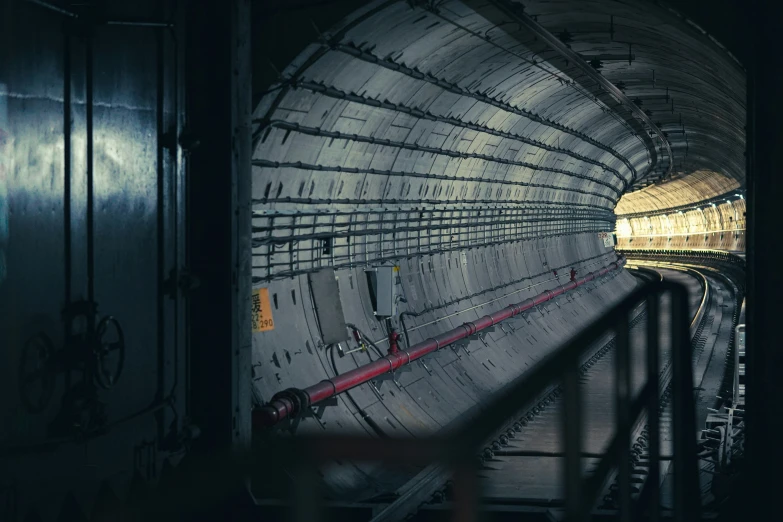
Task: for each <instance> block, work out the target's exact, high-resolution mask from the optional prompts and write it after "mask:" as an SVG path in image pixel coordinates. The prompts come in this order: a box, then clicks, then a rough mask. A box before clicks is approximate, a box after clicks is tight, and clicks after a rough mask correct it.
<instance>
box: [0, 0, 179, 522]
mask: <svg viewBox="0 0 783 522" xmlns="http://www.w3.org/2000/svg"><path fill="white" fill-rule="evenodd" d="M67 4H68V3H61V4H60V5H67ZM171 8H172V2H168V1H166V2H160V1H154V0H146V1H140V2H133V3H123V2H109V3H107V5H105V9H102V10H100V11H75V12H74V13H75V14H78V15H79V16H78V17H72V16H68V15H65V14H62V13H58V12H55V11H53V10H49V9H46V8H45V7H42V6H40V5H35V4H33V3H29V2H23V1H12V0H4V1H3V2H2V3H1V4H0V129H2V140H3V143H4V145H3V146H2V148H0V154H2V156H1V157H0V159H1V161H0V164H2V165H3V168H2V170H0V252H2V253H1V254H0V258H4V262H3V261H0V274H2V273H3V272H5V275H4V277H3V275H0V396H2V401H0V444H2V450H0V451H2V457H3V460H4V463H3V464H2V467H3V472H2V473H0V491H2V493H0V495H1V496H2V500H0V520H15V519H17V518H18V519H22V518H23V517H25V516H28V515H29V514H30V513H31V512H35V513H37V514H38V515H39V516H40V517H41V518H42V519H43V520H54V519H55V518H56V517H58V516H59V517H65V519H68V520H79V519H80V518H79V515H80V514H81V515H84V516H87V517H90V516H91V515H93V514H94V512H95V510H100V509H101V505H102V504H105V503H109V504H111V503H112V502H115V501H117V502H119V501H123V500H125V499H126V498H127V497H128V495H130V494H131V491H132V489H133V488H132V486H133V487H137V490H138V487H140V486H142V485H144V484H146V483H152V482H155V481H156V480H157V478H158V477H159V475H160V473H161V470H162V468H163V467H165V464H166V461H167V459H169V458H170V457H172V456H175V455H176V454H177V453H178V452H180V451H181V449H182V446H181V445H180V444H178V438H179V437H178V434H179V428H180V427H181V426H182V425H183V420H184V417H185V414H186V404H185V392H184V384H185V378H184V373H183V370H184V362H185V361H184V353H183V346H184V344H183V343H184V335H183V318H184V316H183V313H184V311H183V306H182V299H181V296H180V294H179V293H178V292H176V291H174V292H172V293H171V295H168V294H167V291H166V290H167V286H166V284H167V279H168V278H169V275H170V273H171V271H172V270H173V269H174V268H175V267H177V266H179V265H181V264H182V259H183V255H184V252H183V245H184V243H183V234H182V232H181V227H182V221H181V216H182V209H183V192H182V191H183V188H182V183H181V177H182V175H183V170H182V168H181V163H182V162H181V159H182V158H181V153H180V152H179V149H178V147H176V145H174V146H173V147H166V145H167V143H166V138H167V137H168V135H169V133H172V134H173V135H176V133H177V129H178V127H179V126H180V125H181V121H180V118H179V114H180V110H179V105H178V96H177V88H178V87H177V86H178V81H180V82H181V79H180V80H178V67H179V60H178V59H177V54H178V53H179V52H180V50H179V49H178V48H177V44H176V41H175V38H174V32H173V30H171V29H165V28H155V27H139V26H127V25H111V24H107V23H105V22H106V21H107V20H115V21H119V20H164V19H171V17H172V9H171ZM73 9H79V7H78V6H76V7H73ZM82 9H83V7H82ZM93 18H94V19H95V23H93V21H92V20H91V19H93ZM179 85H181V83H180V84H179ZM174 143H176V142H174ZM93 307H97V311H95V312H93V311H92V310H93ZM109 315H110V316H113V317H114V318H116V322H117V324H119V325H120V327H121V329H122V332H123V333H124V347H125V349H124V364H123V368H122V372H121V374H120V375H119V378H118V380H116V382H111V383H108V387H109V388H110V389H103V388H101V387H95V386H93V384H94V383H95V382H96V381H95V379H89V378H88V379H87V380H86V382H87V385H84V380H83V377H82V375H83V371H82V370H84V368H85V363H87V365H88V367H89V361H94V360H95V358H93V357H92V356H91V355H90V352H91V350H92V349H93V348H96V347H98V346H99V345H101V342H100V341H103V348H108V349H111V348H115V349H113V350H110V351H109V352H108V353H107V354H106V355H105V357H104V365H103V368H104V369H106V370H107V373H106V374H105V378H104V381H108V380H109V378H110V376H113V374H114V373H116V368H117V365H118V364H119V356H120V354H121V350H119V349H116V348H117V345H116V342H117V341H118V340H119V338H118V333H117V331H116V329H115V327H114V325H112V324H110V323H107V324H108V327H107V329H106V333H105V335H104V336H101V335H100V333H101V332H100V330H99V329H98V324H99V322H100V320H101V319H102V318H104V317H106V316H109ZM90 342H92V344H90ZM112 343H115V344H114V345H113V346H112ZM85 354H86V356H85ZM88 373H89V372H88ZM94 388H95V389H94ZM6 462H7V464H6ZM4 509H5V511H3V510H4Z"/></svg>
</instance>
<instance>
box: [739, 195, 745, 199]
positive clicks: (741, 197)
mask: <svg viewBox="0 0 783 522" xmlns="http://www.w3.org/2000/svg"><path fill="white" fill-rule="evenodd" d="M737 195H738V196H739V197H740V199H745V198H744V197H743V196H742V194H737Z"/></svg>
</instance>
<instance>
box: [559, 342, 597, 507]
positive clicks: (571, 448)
mask: <svg viewBox="0 0 783 522" xmlns="http://www.w3.org/2000/svg"><path fill="white" fill-rule="evenodd" d="M561 423H562V433H563V441H564V443H565V461H564V463H563V479H564V483H565V507H566V519H567V520H568V521H569V522H574V521H576V520H579V517H580V510H582V509H583V506H582V498H581V492H582V455H581V453H582V440H581V439H582V404H581V402H580V400H579V365H578V361H577V360H576V359H575V358H574V359H572V360H570V361H568V363H567V366H566V368H564V375H563V411H562V412H561ZM591 508H592V506H591V507H590V508H588V509H591Z"/></svg>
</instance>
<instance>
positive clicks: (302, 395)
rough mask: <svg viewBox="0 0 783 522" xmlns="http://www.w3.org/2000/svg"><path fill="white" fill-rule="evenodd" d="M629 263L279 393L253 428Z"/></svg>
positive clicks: (256, 411)
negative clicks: (317, 380)
mask: <svg viewBox="0 0 783 522" xmlns="http://www.w3.org/2000/svg"><path fill="white" fill-rule="evenodd" d="M625 262H626V260H625V258H624V257H619V258H618V260H617V261H615V262H613V263H610V264H609V265H607V266H606V267H604V268H602V269H600V270H598V271H595V272H590V273H588V274H587V275H586V276H585V277H583V278H581V279H576V280H574V281H569V282H568V283H566V284H564V285H558V286H556V287H555V288H553V289H551V290H545V291H544V292H541V293H540V294H538V295H537V296H535V297H534V298H529V299H526V300H524V301H522V302H521V303H517V304H513V305H510V306H507V307H505V308H503V309H501V310H498V311H496V312H494V313H491V314H489V315H485V316H484V317H481V318H479V319H477V320H475V321H471V322H467V323H463V324H462V325H460V326H458V327H456V328H453V329H451V330H449V331H447V332H443V333H442V334H440V335H437V336H435V337H431V338H429V339H427V340H425V341H422V342H420V343H417V344H414V345H413V346H411V347H410V348H409V349H407V350H399V351H398V352H397V353H394V354H389V355H386V356H384V357H382V358H380V359H377V360H375V361H373V362H371V363H369V364H365V365H363V366H359V367H358V368H355V369H353V370H351V371H348V372H345V373H343V374H341V375H337V376H335V377H334V378H332V379H326V380H323V381H321V382H319V383H318V384H315V385H313V386H310V387H309V388H305V389H304V390H300V389H296V388H289V389H287V390H284V391H282V392H279V393H277V394H275V396H274V397H272V400H271V401H269V402H268V403H267V404H265V405H264V406H259V407H256V408H255V409H254V410H253V427H254V428H259V429H263V428H266V427H269V426H274V425H275V424H277V423H278V422H280V421H282V420H283V419H285V418H286V417H291V418H293V417H296V416H297V415H299V414H300V413H301V412H302V411H304V410H305V409H306V408H309V407H310V406H311V405H313V404H317V403H319V402H321V401H323V400H325V399H328V398H330V397H333V396H335V395H337V394H339V393H342V392H344V391H347V390H350V389H351V388H355V387H356V386H359V385H360V384H364V383H366V382H369V381H370V380H372V379H374V378H376V377H378V376H379V375H383V374H384V373H387V372H393V371H394V370H396V369H397V368H399V367H401V366H404V365H406V364H409V363H411V362H413V361H415V360H416V359H420V358H421V357H423V356H425V355H427V354H430V353H432V352H435V351H437V350H439V349H441V348H443V347H445V346H448V345H450V344H452V343H454V342H456V341H459V340H460V339H465V338H467V337H470V336H472V335H475V334H476V333H478V332H480V331H482V330H485V329H486V328H489V327H491V326H494V325H496V324H498V323H499V322H501V321H504V320H506V319H509V318H511V317H514V316H516V315H519V314H521V313H522V312H525V311H527V310H529V309H531V308H533V307H535V306H538V305H540V304H542V303H545V302H547V301H550V300H552V299H554V298H556V297H558V296H560V295H562V294H564V293H566V292H568V291H570V290H573V289H575V288H577V287H579V286H582V285H584V284H587V283H589V282H590V281H593V280H594V279H596V278H598V277H601V276H603V275H606V274H607V273H609V272H611V271H613V270H617V269H619V268H621V267H623V266H624V265H625Z"/></svg>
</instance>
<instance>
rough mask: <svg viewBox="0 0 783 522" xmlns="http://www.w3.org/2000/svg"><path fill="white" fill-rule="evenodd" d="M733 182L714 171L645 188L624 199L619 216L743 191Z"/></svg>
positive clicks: (617, 211) (695, 173) (701, 172)
mask: <svg viewBox="0 0 783 522" xmlns="http://www.w3.org/2000/svg"><path fill="white" fill-rule="evenodd" d="M740 188H741V185H740V183H739V182H738V181H737V180H736V179H734V178H729V177H726V176H724V175H723V174H719V173H717V172H712V171H706V170H704V171H702V170H700V171H696V172H694V173H692V174H691V175H689V176H687V177H684V178H681V179H675V180H672V181H666V182H663V183H660V184H656V185H652V186H649V187H646V188H644V189H642V190H638V191H635V192H631V193H628V194H626V195H624V196H623V198H622V199H621V200H620V202H619V203H618V204H617V208H615V213H616V214H617V215H618V216H624V215H628V214H639V213H642V212H655V211H658V210H662V209H670V208H677V207H682V206H683V205H688V204H691V203H697V202H699V201H705V200H709V199H712V198H715V197H718V196H722V195H724V194H727V193H729V192H732V191H735V190H737V189H740Z"/></svg>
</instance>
